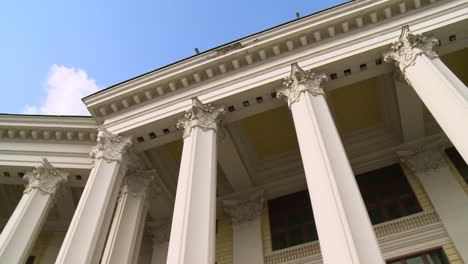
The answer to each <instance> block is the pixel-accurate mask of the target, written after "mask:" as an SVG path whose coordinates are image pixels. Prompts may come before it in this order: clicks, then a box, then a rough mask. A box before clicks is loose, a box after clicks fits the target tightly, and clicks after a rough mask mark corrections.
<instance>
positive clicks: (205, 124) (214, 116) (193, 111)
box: [177, 97, 224, 138]
mask: <svg viewBox="0 0 468 264" xmlns="http://www.w3.org/2000/svg"><path fill="white" fill-rule="evenodd" d="M223 115H224V109H223V108H222V107H214V106H212V105H211V104H202V102H200V100H198V98H196V97H195V98H193V99H192V108H190V109H189V110H187V112H185V116H184V118H183V119H181V120H179V121H178V122H177V128H182V129H184V138H185V137H188V136H190V133H191V131H192V128H194V127H199V128H201V129H203V131H207V130H210V129H212V130H214V131H217V130H218V126H219V123H220V122H221V118H222V117H223Z"/></svg>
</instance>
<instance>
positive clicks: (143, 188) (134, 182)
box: [121, 170, 155, 197]
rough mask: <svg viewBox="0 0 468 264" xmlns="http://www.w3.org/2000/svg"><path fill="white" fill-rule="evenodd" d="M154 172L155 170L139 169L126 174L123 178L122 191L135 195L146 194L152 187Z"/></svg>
mask: <svg viewBox="0 0 468 264" xmlns="http://www.w3.org/2000/svg"><path fill="white" fill-rule="evenodd" d="M154 174H155V171H154V170H138V171H136V172H134V173H132V174H128V175H126V176H125V177H124V178H123V184H122V189H121V193H122V194H126V193H128V194H131V195H133V196H135V197H136V196H143V195H146V192H147V190H148V189H149V188H150V187H151V183H152V181H153V179H154Z"/></svg>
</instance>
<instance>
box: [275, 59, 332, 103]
mask: <svg viewBox="0 0 468 264" xmlns="http://www.w3.org/2000/svg"><path fill="white" fill-rule="evenodd" d="M327 80H328V77H327V75H326V74H325V73H314V72H312V71H311V70H307V71H305V70H303V69H302V68H301V67H299V64H297V63H293V64H291V73H290V75H289V77H286V78H284V82H283V86H284V88H282V89H280V90H278V91H277V93H276V95H277V98H287V100H288V105H289V107H291V105H292V104H294V103H296V102H299V100H300V98H301V94H302V93H305V92H309V93H310V94H312V95H313V96H319V95H325V92H324V91H323V83H325V82H326V81H327Z"/></svg>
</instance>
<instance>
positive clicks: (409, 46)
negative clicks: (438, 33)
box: [383, 25, 440, 74]
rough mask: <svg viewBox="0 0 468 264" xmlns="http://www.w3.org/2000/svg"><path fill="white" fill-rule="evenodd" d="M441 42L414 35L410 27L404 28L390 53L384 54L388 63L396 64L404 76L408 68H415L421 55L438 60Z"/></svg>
mask: <svg viewBox="0 0 468 264" xmlns="http://www.w3.org/2000/svg"><path fill="white" fill-rule="evenodd" d="M439 45H440V41H439V40H438V39H436V38H431V37H426V36H423V35H421V34H413V32H411V30H410V29H409V26H407V25H406V26H403V28H402V30H401V34H400V38H399V40H398V41H396V42H394V43H393V44H392V46H391V47H390V51H387V52H385V53H384V54H383V57H384V60H385V61H386V62H389V63H391V62H394V63H395V65H396V66H397V67H399V68H400V70H401V72H402V73H403V74H404V73H405V70H406V68H408V67H410V66H413V65H414V64H415V62H416V58H417V57H418V56H419V55H422V54H425V55H426V56H428V57H429V58H431V59H435V58H438V57H439V56H438V55H437V53H436V48H437V47H438V46H439Z"/></svg>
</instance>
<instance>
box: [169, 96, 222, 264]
mask: <svg viewBox="0 0 468 264" xmlns="http://www.w3.org/2000/svg"><path fill="white" fill-rule="evenodd" d="M223 113H224V110H223V109H222V108H215V107H213V106H211V105H203V104H202V103H201V102H200V101H199V100H198V99H196V98H194V99H193V103H192V108H191V109H189V110H188V111H187V113H186V114H185V117H184V119H183V120H180V121H179V123H178V124H177V125H178V127H180V128H183V129H184V147H183V150H182V160H181V163H180V171H179V179H178V183H177V194H176V199H175V206H174V214H173V217H172V228H171V230H172V231H171V239H170V241H169V250H168V254H167V263H171V264H184V263H214V261H215V254H214V253H215V251H214V249H215V225H216V224H215V221H216V131H217V129H218V125H219V121H220V118H221V116H222V114H223Z"/></svg>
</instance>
